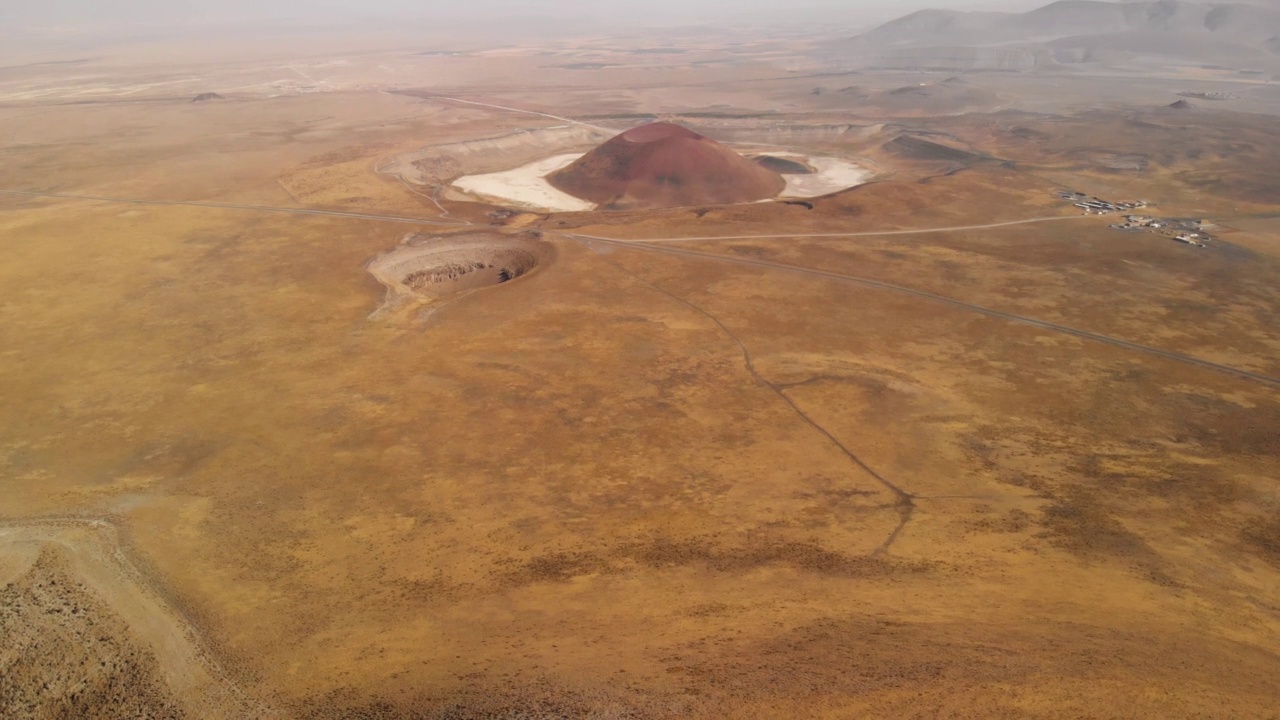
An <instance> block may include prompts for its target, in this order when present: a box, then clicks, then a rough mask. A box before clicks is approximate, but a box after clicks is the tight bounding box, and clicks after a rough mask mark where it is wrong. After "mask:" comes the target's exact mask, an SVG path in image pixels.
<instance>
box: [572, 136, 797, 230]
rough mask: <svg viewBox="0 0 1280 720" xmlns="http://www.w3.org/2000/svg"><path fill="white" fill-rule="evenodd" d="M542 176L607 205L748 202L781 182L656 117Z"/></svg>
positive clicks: (775, 190)
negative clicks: (569, 163) (563, 166)
mask: <svg viewBox="0 0 1280 720" xmlns="http://www.w3.org/2000/svg"><path fill="white" fill-rule="evenodd" d="M547 180H549V181H550V182H551V184H552V185H554V186H555V187H557V188H559V189H560V190H563V191H564V192H567V193H569V194H570V195H573V196H575V197H580V198H583V199H584V200H590V201H592V202H595V203H597V204H599V205H600V206H601V207H603V208H607V209H623V208H626V209H637V208H658V207H682V206H688V205H708V204H717V205H720V204H725V205H727V204H731V203H743V202H754V201H756V200H764V199H766V198H771V197H773V196H775V195H777V194H778V193H779V192H781V191H782V188H783V187H784V186H785V185H786V181H784V180H783V179H782V177H781V176H780V175H779V174H778V173H777V172H775V171H773V170H770V169H768V168H765V167H762V166H761V165H758V164H755V163H753V162H751V161H750V160H747V159H746V158H744V157H742V156H741V155H739V154H737V153H736V152H734V151H732V150H730V149H729V148H727V147H725V146H724V145H721V144H720V143H718V142H716V141H714V140H711V139H710V138H707V137H704V136H702V135H699V134H698V133H696V132H694V131H692V130H689V129H688V128H685V127H681V126H679V125H674V124H671V123H662V122H659V123H650V124H648V125H641V126H640V127H637V128H632V129H631V130H628V131H626V132H624V133H622V134H621V135H618V136H617V137H614V138H613V139H612V140H609V141H608V142H606V143H605V144H603V145H601V146H600V147H598V148H596V149H595V150H592V151H591V152H589V153H587V154H586V155H584V156H582V157H581V158H579V159H578V160H577V161H575V162H574V163H573V164H572V165H570V166H568V167H566V168H564V169H563V170H560V171H558V172H555V173H553V174H552V175H550V176H549V177H548V178H547Z"/></svg>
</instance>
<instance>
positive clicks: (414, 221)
mask: <svg viewBox="0 0 1280 720" xmlns="http://www.w3.org/2000/svg"><path fill="white" fill-rule="evenodd" d="M0 195H17V196H21V197H39V198H58V199H62V200H94V201H98V202H111V203H126V204H129V205H177V206H181V207H204V208H217V209H220V210H249V211H254V212H274V213H291V214H294V215H323V216H326V217H340V218H352V219H354V220H374V221H377V222H393V223H405V224H409V225H440V226H444V227H461V226H463V225H465V224H469V223H461V222H440V221H439V220H424V219H422V218H409V217H401V216H398V215H374V214H370V213H354V212H340V211H337V210H312V209H309V208H282V207H266V206H263V205H233V204H230V203H214V202H196V201H193V200H131V199H128V198H113V197H99V196H96V195H68V194H64V193H41V192H28V191H25V190H0Z"/></svg>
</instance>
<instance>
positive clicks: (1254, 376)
mask: <svg viewBox="0 0 1280 720" xmlns="http://www.w3.org/2000/svg"><path fill="white" fill-rule="evenodd" d="M1012 224H1016V223H1012ZM915 232H923V231H915ZM561 234H562V235H564V236H565V237H569V238H572V239H574V240H578V241H579V242H585V243H588V244H590V243H593V242H599V243H606V244H609V245H620V246H623V247H629V248H632V249H635V250H644V251H649V252H658V253H665V254H668V255H681V256H686V257H696V258H702V259H705V260H714V261H717V262H729V263H735V264H738V265H753V266H756V267H764V268H770V269H773V270H785V271H787V272H793V273H799V274H801V275H809V276H814V277H823V278H829V279H833V280H840V281H842V282H849V283H854V284H857V285H863V286H866V287H873V288H879V289H881V290H890V291H893V292H898V293H905V294H907V295H914V296H915V297H919V298H924V299H926V300H932V301H934V302H939V303H943V304H945V305H950V306H951V307H957V308H962V309H964V310H970V311H973V312H976V313H981V314H983V315H987V316H989V317H995V318H1000V319H1002V320H1008V321H1011V322H1016V323H1020V324H1023V325H1031V326H1033V327H1038V328H1043V329H1045V330H1052V331H1054V332H1060V333H1065V334H1067V335H1074V336H1075V337H1078V338H1084V339H1086V340H1093V341H1094V342H1100V343H1104V344H1107V345H1112V346H1114V347H1119V348H1123V349H1125V350H1132V351H1135V352H1140V353H1144V354H1147V355H1152V356H1155V357H1160V358H1164V359H1166V360H1173V361H1176V362H1180V363H1185V364H1187V365H1195V366H1197V367H1202V368H1207V369H1209V370H1216V371H1218V372H1221V373H1226V374H1228V375H1235V376H1236V377H1242V378H1247V379H1249V380H1255V381H1257V382H1262V383H1266V384H1268V385H1273V386H1277V387H1280V378H1275V377H1271V376H1269V375H1263V374H1261V373H1255V372H1251V371H1249V370H1242V369H1240V368H1235V367H1231V366H1229V365H1221V364H1219V363H1215V362H1211V361H1209V360H1202V359H1200V358H1197V357H1192V356H1190V355H1182V354H1180V353H1175V352H1170V351H1168V350H1161V349H1159V348H1153V347H1149V346H1147V345H1139V344H1138V343H1133V342H1129V341H1128V340H1121V339H1120V338H1114V337H1110V336H1108V335H1100V334H1098V333H1094V332H1089V331H1088V330H1079V329H1077V328H1073V327H1069V326H1066V325H1059V324H1057V323H1052V322H1048V321H1046V320H1037V319H1036V318H1031V317H1026V316H1024V315H1015V314H1013V313H1008V312H1004V311H1002V310H994V309H992V308H988V307H983V306H981V305H974V304H972V303H967V302H964V301H961V300H953V299H952V298H949V297H946V296H944V295H938V294H935V293H931V292H928V291H926V290H917V289H915V288H909V287H904V286H902V285H895V284H893V283H887V282H883V281H881V280H872V279H871V278H864V277H857V276H855V275H842V274H840V273H834V272H829V271H827V270H815V269H813V268H807V267H801V266H798V265H788V264H786V263H776V262H769V261H766V260H754V259H750V258H737V257H729V256H726V255H717V254H714V253H706V252H699V251H697V250H688V249H685V248H671V247H660V246H656V245H647V244H645V243H643V242H640V241H635V240H631V241H625V240H613V239H610V238H601V237H595V236H592V235H579V234H576V233H561ZM761 237H764V236H761ZM781 237H796V236H795V235H784V236H781Z"/></svg>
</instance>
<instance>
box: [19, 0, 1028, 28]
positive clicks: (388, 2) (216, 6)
mask: <svg viewBox="0 0 1280 720" xmlns="http://www.w3.org/2000/svg"><path fill="white" fill-rule="evenodd" d="M1045 1H1046V2H1047V0H1045ZM1036 4H1043V3H1036V2H1034V0H896V1H895V0H451V1H450V2H441V0H0V25H5V26H9V27H22V26H28V27H30V26H72V27H79V26H92V25H131V24H147V25H153V24H157V23H172V22H183V23H189V22H201V21H215V20H216V21H224V20H243V19H280V20H293V21H302V22H309V23H323V22H328V21H332V20H350V19H362V20H379V19H387V20H392V19H396V18H415V19H422V20H433V19H434V20H446V19H447V20H455V21H457V20H474V21H483V20H485V19H494V18H503V17H512V16H532V17H564V18H578V19H587V20H599V21H609V20H624V19H625V20H628V21H640V22H644V23H645V24H666V22H664V21H682V20H708V19H715V18H725V19H751V18H753V17H754V18H759V17H767V16H774V15H776V16H779V17H785V16H786V15H787V14H794V15H795V17H796V18H797V19H810V18H811V17H813V16H820V15H821V14H822V13H824V12H825V13H830V14H831V15H832V18H833V19H839V20H841V21H847V20H848V19H850V18H852V17H857V16H861V15H865V16H866V17H867V19H868V20H869V21H870V20H875V19H884V18H888V17H894V16H896V15H902V14H906V13H907V12H910V11H912V10H915V9H919V8H921V7H948V8H958V9H965V8H972V9H1006V8H1019V7H1020V8H1026V7H1029V6H1033V5H1036Z"/></svg>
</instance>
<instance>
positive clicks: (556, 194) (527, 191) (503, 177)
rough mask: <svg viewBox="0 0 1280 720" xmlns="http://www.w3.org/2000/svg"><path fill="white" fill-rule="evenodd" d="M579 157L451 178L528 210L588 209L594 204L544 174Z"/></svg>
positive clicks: (476, 192)
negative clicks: (568, 191)
mask: <svg viewBox="0 0 1280 720" xmlns="http://www.w3.org/2000/svg"><path fill="white" fill-rule="evenodd" d="M580 157H582V153H568V154H565V155H552V156H551V157H548V158H543V159H541V160H535V161H534V162H531V163H529V164H528V165H522V166H520V167H518V168H513V169H511V170H504V171H502V172H496V173H485V174H483V175H465V176H463V177H460V178H458V179H457V180H454V181H453V186H454V187H456V188H458V189H460V190H464V191H466V192H469V193H471V194H473V195H475V196H477V197H480V198H483V199H488V200H495V201H497V202H499V203H503V204H510V205H512V206H514V207H518V208H524V209H528V210H547V211H551V212H575V211H581V210H592V209H594V208H595V206H596V205H595V203H593V202H590V201H588V200H581V199H579V198H576V197H574V196H572V195H570V194H568V193H566V192H563V191H561V190H557V189H556V188H554V187H552V186H551V183H549V182H547V176H548V175H550V174H551V173H553V172H555V171H556V170H559V169H561V168H563V167H566V166H567V165H569V164H570V163H572V162H573V161H574V160H577V159H578V158H580Z"/></svg>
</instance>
